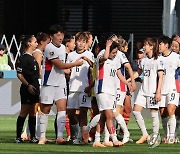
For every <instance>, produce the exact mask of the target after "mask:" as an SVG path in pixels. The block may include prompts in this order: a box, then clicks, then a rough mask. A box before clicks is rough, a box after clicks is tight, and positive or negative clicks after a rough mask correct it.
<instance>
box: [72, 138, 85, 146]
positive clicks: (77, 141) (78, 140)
mask: <svg viewBox="0 0 180 154" xmlns="http://www.w3.org/2000/svg"><path fill="white" fill-rule="evenodd" d="M82 143H83V142H82V140H80V139H74V140H73V144H75V145H78V144H82Z"/></svg>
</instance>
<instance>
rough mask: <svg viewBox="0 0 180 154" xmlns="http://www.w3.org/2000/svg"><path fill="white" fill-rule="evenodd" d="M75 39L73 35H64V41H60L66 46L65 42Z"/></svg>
mask: <svg viewBox="0 0 180 154" xmlns="http://www.w3.org/2000/svg"><path fill="white" fill-rule="evenodd" d="M74 38H75V37H74V36H73V35H69V34H65V35H64V39H63V41H62V44H64V45H66V43H67V42H70V41H71V39H74Z"/></svg>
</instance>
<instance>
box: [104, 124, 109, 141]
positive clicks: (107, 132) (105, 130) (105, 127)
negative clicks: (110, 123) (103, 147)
mask: <svg viewBox="0 0 180 154" xmlns="http://www.w3.org/2000/svg"><path fill="white" fill-rule="evenodd" d="M109 137H110V134H109V131H108V129H107V126H106V124H105V126H104V142H109Z"/></svg>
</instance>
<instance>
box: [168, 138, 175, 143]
mask: <svg viewBox="0 0 180 154" xmlns="http://www.w3.org/2000/svg"><path fill="white" fill-rule="evenodd" d="M174 143H175V138H173V137H172V138H169V139H168V140H167V144H174Z"/></svg>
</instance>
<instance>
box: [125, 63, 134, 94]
mask: <svg viewBox="0 0 180 154" xmlns="http://www.w3.org/2000/svg"><path fill="white" fill-rule="evenodd" d="M124 67H125V68H126V69H127V71H128V73H129V76H130V78H131V86H132V91H135V90H136V83H135V80H134V74H133V70H132V67H131V65H130V63H125V64H124Z"/></svg>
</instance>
